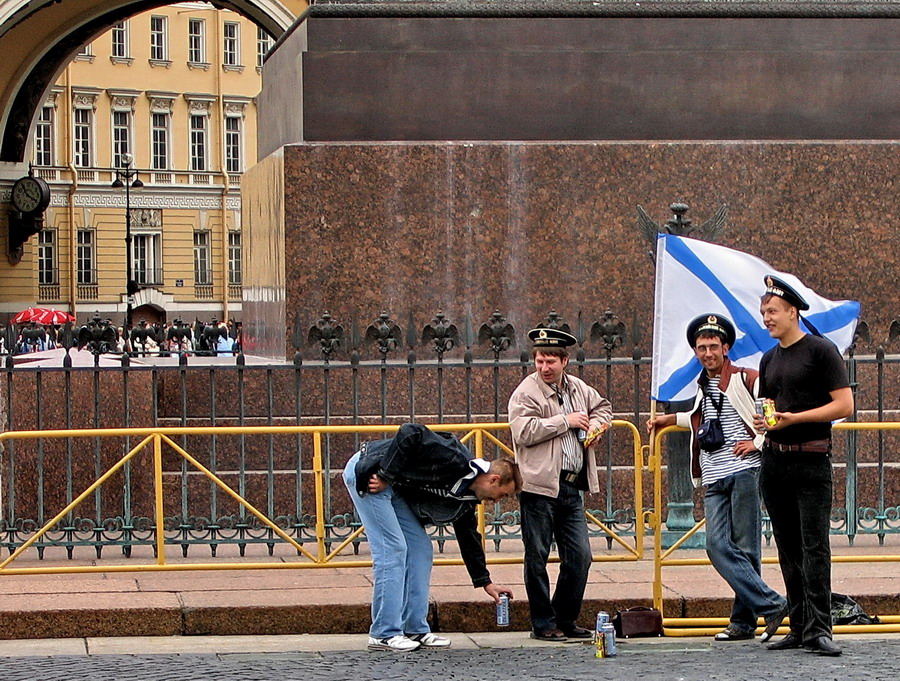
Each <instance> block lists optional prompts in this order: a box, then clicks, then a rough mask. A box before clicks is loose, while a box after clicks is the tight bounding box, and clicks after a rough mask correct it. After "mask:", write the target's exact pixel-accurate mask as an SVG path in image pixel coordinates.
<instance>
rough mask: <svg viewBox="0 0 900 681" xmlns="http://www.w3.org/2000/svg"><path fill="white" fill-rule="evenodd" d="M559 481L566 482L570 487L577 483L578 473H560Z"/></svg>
mask: <svg viewBox="0 0 900 681" xmlns="http://www.w3.org/2000/svg"><path fill="white" fill-rule="evenodd" d="M559 479H560V480H562V481H563V482H568V483H569V484H570V485H574V484H575V483H576V482H578V473H575V472H573V471H560V472H559Z"/></svg>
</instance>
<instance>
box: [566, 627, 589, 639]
mask: <svg viewBox="0 0 900 681" xmlns="http://www.w3.org/2000/svg"><path fill="white" fill-rule="evenodd" d="M562 632H563V633H564V634H565V635H566V636H567V637H568V638H594V632H593V631H591V630H590V629H585V628H584V627H579V626H578V625H577V624H576V625H575V626H574V627H572V628H571V629H569V628H568V627H566V628H563V630H562Z"/></svg>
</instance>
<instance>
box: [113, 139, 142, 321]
mask: <svg viewBox="0 0 900 681" xmlns="http://www.w3.org/2000/svg"><path fill="white" fill-rule="evenodd" d="M132 160H133V157H132V155H131V154H124V155H123V156H122V161H123V165H122V167H121V168H115V169H114V171H115V174H116V179H115V180H113V183H112V186H113V187H114V188H115V189H121V188H122V187H125V333H126V334H127V333H128V330H129V329H130V328H131V303H132V300H133V299H134V294H135V293H137V292H138V290H139V287H138V285H137V282H136V281H135V280H134V277H133V276H132V271H131V256H132V252H131V190H132V189H140V188H141V187H143V186H144V183H143V182H141V179H140V177H138V170H137V169H136V168H132V167H131V162H132Z"/></svg>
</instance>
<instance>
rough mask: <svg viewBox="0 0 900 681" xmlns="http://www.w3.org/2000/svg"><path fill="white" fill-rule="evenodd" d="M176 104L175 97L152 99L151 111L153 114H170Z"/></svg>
mask: <svg viewBox="0 0 900 681" xmlns="http://www.w3.org/2000/svg"><path fill="white" fill-rule="evenodd" d="M174 103H175V102H174V98H173V97H151V98H150V111H151V112H152V113H161V114H170V113H172V107H173V105H174Z"/></svg>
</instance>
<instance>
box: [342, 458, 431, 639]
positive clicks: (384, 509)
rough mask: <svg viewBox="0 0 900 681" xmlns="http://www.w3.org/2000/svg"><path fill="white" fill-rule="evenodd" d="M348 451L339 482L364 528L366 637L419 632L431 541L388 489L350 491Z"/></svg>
mask: <svg viewBox="0 0 900 681" xmlns="http://www.w3.org/2000/svg"><path fill="white" fill-rule="evenodd" d="M357 461H359V452H357V453H356V454H354V455H353V456H352V457H351V458H350V461H348V462H347V465H346V467H345V468H344V484H345V485H346V486H347V490H348V491H349V492H350V498H351V499H352V500H353V506H354V507H355V508H356V512H357V513H358V514H359V518H360V520H361V521H362V523H363V525H365V527H366V537H367V538H368V540H369V550H370V551H371V552H372V575H373V578H374V583H375V584H374V587H373V589H372V626H371V627H370V629H369V635H370V636H374V637H375V638H389V637H391V636H398V635H400V634H407V635H412V634H425V633H427V632H429V631H431V628H430V627H429V626H428V619H427V618H428V590H429V586H430V584H431V565H432V562H433V549H432V545H431V539H430V538H429V537H428V534H427V533H426V532H425V528H424V527H422V523H421V522H419V519H418V518H417V517H416V516H415V515H414V514H413V512H412V510H410V508H409V505H408V504H407V503H406V502H405V501H404V500H403V499H402V498H401V497H400V496H399V495H398V494H397V493H396V492H395V490H394V488H393V487H388V488H387V489H385V490H384V491H382V492H379V493H378V494H366V495H365V496H359V494H358V493H357V491H356V462H357Z"/></svg>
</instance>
